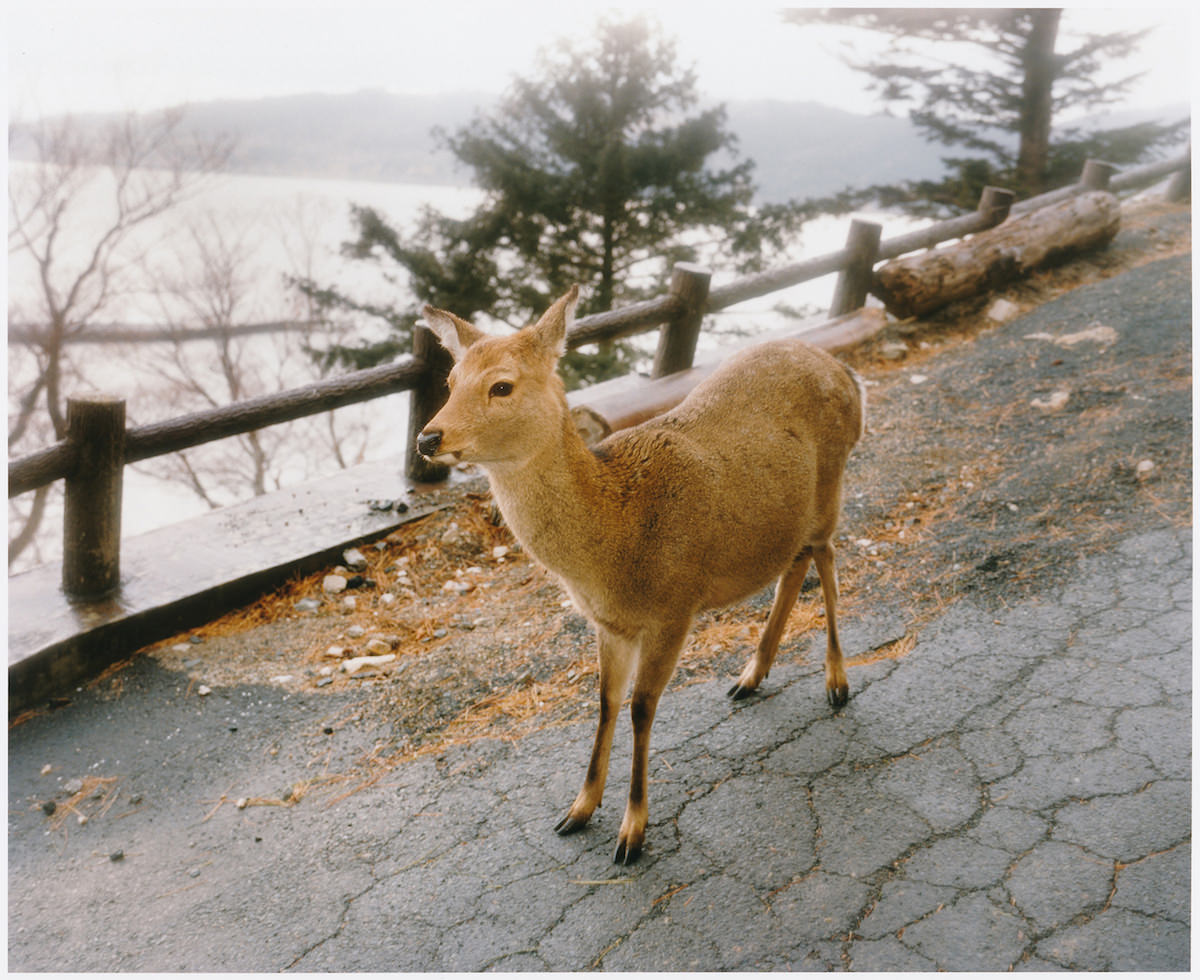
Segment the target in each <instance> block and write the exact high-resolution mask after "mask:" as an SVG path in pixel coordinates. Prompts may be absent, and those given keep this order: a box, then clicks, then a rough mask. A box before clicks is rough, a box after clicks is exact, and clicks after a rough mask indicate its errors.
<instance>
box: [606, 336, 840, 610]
mask: <svg viewBox="0 0 1200 980" xmlns="http://www.w3.org/2000/svg"><path fill="white" fill-rule="evenodd" d="M861 413H862V406H861V404H860V396H859V390H858V387H857V384H856V382H855V380H854V377H853V376H852V375H851V373H850V372H849V371H848V370H847V369H846V368H845V367H844V366H843V365H842V364H841V363H840V362H838V361H837V360H835V359H834V358H832V357H830V356H829V355H828V354H825V353H824V352H822V351H819V350H816V349H814V348H812V347H809V346H808V345H805V344H802V343H799V342H796V341H776V342H772V343H768V344H763V345H760V346H758V347H755V348H751V349H749V350H747V351H745V352H743V353H741V354H739V355H737V356H735V357H734V358H731V359H730V361H729V362H727V363H726V364H725V365H723V366H722V367H721V368H720V369H719V370H718V371H717V372H715V373H714V374H713V375H712V376H711V377H709V378H708V379H707V380H706V381H705V382H703V383H702V384H701V385H699V386H697V388H696V389H695V390H694V391H693V392H692V393H691V394H690V395H689V396H688V397H687V398H686V399H685V400H684V401H683V402H681V403H680V405H679V406H678V407H676V408H675V409H674V410H673V411H671V412H669V413H667V414H666V415H663V416H660V417H659V418H657V419H652V420H650V421H648V422H645V423H643V424H642V425H640V426H637V427H635V428H633V429H631V430H627V431H626V432H621V433H617V434H616V435H614V436H611V437H610V438H609V439H607V440H605V441H604V442H603V443H601V444H600V446H599V447H597V456H598V457H599V459H600V460H601V462H602V463H603V464H604V466H605V468H606V469H607V470H608V471H609V474H610V476H611V477H612V483H611V486H612V494H613V499H614V501H615V504H616V506H615V509H616V511H617V512H618V513H625V514H627V515H628V519H627V520H626V522H625V524H624V526H623V528H622V537H623V538H625V539H626V543H625V547H624V550H625V553H626V554H628V555H631V556H634V558H633V559H632V560H631V562H630V564H629V566H628V568H629V571H631V572H634V571H636V572H637V573H638V574H636V575H631V576H630V580H631V581H633V580H635V579H636V581H637V586H636V588H637V589H638V590H649V591H651V592H653V591H654V589H655V583H656V582H659V581H675V582H678V583H680V585H679V587H680V588H681V590H683V591H687V590H691V594H695V595H698V596H699V605H700V606H702V607H703V606H713V605H721V604H724V603H727V602H731V601H734V600H736V599H738V598H741V597H742V596H744V595H748V594H751V593H753V592H755V591H757V590H758V589H760V588H762V587H763V586H764V585H766V584H768V583H769V582H771V581H772V580H773V579H774V578H775V577H777V576H778V574H779V573H780V572H781V571H782V569H783V568H784V567H786V566H787V564H788V563H790V562H791V560H792V559H793V558H794V557H795V555H796V554H797V553H798V552H799V551H800V550H801V549H803V548H804V547H806V546H808V545H811V544H813V543H817V542H818V541H822V540H827V539H828V538H829V536H831V535H832V534H833V531H834V528H835V527H836V523H837V515H838V511H839V509H840V491H841V474H842V470H843V468H844V466H845V462H846V457H847V456H848V455H849V452H850V449H851V447H852V446H853V444H854V442H855V441H856V439H857V438H858V434H859V432H860V430H861V425H862V414H861ZM688 569H692V571H691V572H689V571H688ZM681 598H682V595H681Z"/></svg>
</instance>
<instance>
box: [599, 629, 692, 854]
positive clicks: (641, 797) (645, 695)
mask: <svg viewBox="0 0 1200 980" xmlns="http://www.w3.org/2000/svg"><path fill="white" fill-rule="evenodd" d="M690 626H691V621H690V620H689V621H687V622H685V623H682V624H678V623H677V624H672V625H670V626H668V627H666V628H663V629H660V630H656V631H655V633H654V634H652V635H648V636H646V637H645V638H644V640H643V643H642V648H641V651H640V656H639V658H638V669H637V677H636V678H635V679H634V682H633V698H632V700H631V702H630V705H629V714H630V718H631V720H632V722H633V762H632V765H631V771H630V774H629V799H628V801H627V802H626V804H625V816H624V817H623V818H622V820H621V832H620V834H619V835H618V837H617V849H616V851H615V852H614V854H613V863H614V864H633V862H634V861H636V860H637V859H638V858H639V857H640V856H641V854H642V846H643V845H644V844H645V841H646V823H647V821H648V820H649V815H650V806H649V801H648V798H647V786H648V784H649V781H650V780H649V770H650V728H651V726H652V725H653V724H654V714H655V712H656V711H657V709H658V701H659V698H660V697H662V692H663V689H664V688H665V687H666V686H667V681H669V680H670V679H671V675H672V674H673V673H674V672H675V664H676V663H677V662H678V661H679V652H680V650H682V649H683V641H684V639H685V638H686V636H687V632H688V629H689V628H690Z"/></svg>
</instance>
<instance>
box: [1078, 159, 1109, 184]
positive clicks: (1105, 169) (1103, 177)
mask: <svg viewBox="0 0 1200 980" xmlns="http://www.w3.org/2000/svg"><path fill="white" fill-rule="evenodd" d="M1116 172H1117V167H1116V165H1115V164H1111V163H1105V162H1104V161H1103V160H1088V161H1086V162H1085V163H1084V165H1083V173H1082V174H1081V175H1080V177H1079V183H1081V184H1082V185H1083V186H1084V187H1086V188H1087V189H1088V190H1090V191H1106V190H1108V182H1109V181H1110V180H1112V179H1113V174H1115V173H1116Z"/></svg>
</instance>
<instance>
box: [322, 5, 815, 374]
mask: <svg viewBox="0 0 1200 980" xmlns="http://www.w3.org/2000/svg"><path fill="white" fill-rule="evenodd" d="M695 83H696V79H695V75H694V73H693V72H692V71H690V70H687V69H683V68H680V67H679V65H678V64H677V61H676V54H675V48H674V45H673V44H672V43H671V42H670V41H669V40H668V39H666V38H664V37H663V36H662V35H661V33H660V32H659V31H658V29H656V28H654V27H652V26H651V25H650V24H649V23H647V22H646V21H645V20H644V19H641V18H637V19H633V20H628V21H613V20H602V21H600V23H599V25H598V29H597V32H596V35H595V37H594V38H592V39H591V40H590V41H589V42H588V43H585V44H583V45H575V44H570V43H566V42H563V43H561V44H560V45H558V46H557V47H556V48H554V49H553V50H550V51H548V52H545V53H543V55H542V58H541V63H540V65H539V72H538V74H536V75H535V76H533V77H530V78H519V79H517V80H516V81H515V82H514V83H513V85H512V87H511V89H510V91H509V93H508V95H507V97H506V98H504V99H503V100H502V101H501V103H500V104H499V106H498V107H497V108H496V109H495V110H494V111H493V112H492V113H491V114H487V115H480V116H478V117H476V118H475V119H474V120H473V121H472V123H471V124H470V125H468V126H465V127H463V128H461V129H459V130H458V131H457V132H455V133H452V134H446V133H440V134H438V135H439V136H440V138H441V140H442V141H443V142H444V143H445V145H446V146H447V147H448V148H449V149H450V150H451V151H452V152H453V153H454V155H455V156H456V157H457V158H458V160H459V161H461V162H462V163H463V164H464V165H465V166H467V167H468V168H469V169H470V170H471V171H472V174H473V183H474V184H475V185H476V186H478V187H479V188H480V189H481V190H482V191H483V192H484V200H483V203H482V205H481V206H480V207H479V208H478V210H476V211H475V213H474V214H472V215H470V216H469V217H467V218H463V219H457V218H451V217H449V216H447V215H444V214H442V213H440V212H438V211H436V210H434V209H432V208H429V209H426V210H425V211H424V212H423V214H422V215H421V217H420V220H419V222H418V223H417V226H416V228H415V230H414V231H413V232H412V234H411V235H407V236H405V235H402V234H400V233H398V232H397V231H396V229H395V228H394V227H392V226H391V225H390V224H389V223H388V220H387V218H386V217H385V216H384V215H382V214H380V213H379V212H378V211H375V210H373V209H371V208H355V209H354V211H353V218H354V222H355V226H356V232H357V235H358V237H357V239H356V240H355V241H353V242H351V243H349V244H347V246H345V250H346V252H347V254H349V255H352V256H355V257H359V258H364V259H366V258H373V259H376V260H382V261H384V262H392V263H396V264H397V265H398V266H400V267H402V268H403V269H404V271H405V272H406V273H407V278H408V283H409V288H410V290H411V292H412V293H413V294H414V295H415V296H416V298H417V300H418V303H417V304H416V305H415V306H414V307H413V308H411V309H394V310H381V309H377V308H376V309H370V310H369V311H368V312H371V313H373V314H376V315H380V316H384V317H385V318H387V319H388V321H389V323H390V324H391V326H392V327H393V338H392V339H390V340H389V341H388V342H387V343H386V344H384V345H381V346H377V347H374V348H365V347H364V348H360V349H358V350H356V351H342V352H340V354H341V356H342V358H343V359H347V360H350V361H351V362H352V363H354V364H356V365H357V366H362V365H364V364H366V363H370V362H371V361H373V360H376V359H378V358H379V357H381V356H384V355H386V354H388V353H391V352H392V351H394V350H399V349H404V348H405V347H406V345H407V342H408V336H409V334H410V331H411V329H412V325H413V323H414V322H415V320H416V310H417V309H418V308H419V306H420V305H421V304H423V303H426V302H428V303H432V304H434V305H435V306H440V307H445V308H450V309H453V310H454V311H455V312H456V313H458V314H460V315H462V316H465V317H472V316H475V315H478V314H481V313H483V314H487V315H490V316H492V317H495V318H497V319H499V320H501V321H504V322H506V323H508V324H510V325H512V326H520V325H523V324H524V323H527V322H529V320H530V319H531V318H532V317H533V316H534V315H535V314H537V313H539V312H540V311H541V310H543V309H545V307H546V306H548V305H549V304H550V303H551V302H552V301H553V300H554V299H555V298H556V297H557V296H559V295H561V294H562V293H563V292H565V291H566V290H567V288H568V287H569V286H570V284H571V283H575V282H578V283H581V284H582V285H584V287H585V291H584V296H583V299H582V302H581V304H580V311H579V312H580V314H581V315H583V314H587V313H594V312H598V311H604V310H609V309H611V308H613V307H614V306H615V305H618V304H625V303H628V302H631V301H635V300H638V299H643V298H646V297H648V296H651V295H655V294H657V293H661V292H662V291H663V290H664V288H665V283H666V281H667V278H668V276H669V273H670V269H671V267H672V266H673V265H674V263H676V262H678V261H694V260H697V259H700V258H704V259H705V260H706V261H709V262H720V263H721V264H722V265H723V266H726V267H728V266H729V265H733V266H734V267H736V268H738V269H741V270H745V271H748V270H750V269H753V268H757V267H760V266H761V264H762V263H763V261H764V259H765V257H766V256H767V255H768V254H770V252H771V249H772V248H776V247H781V246H782V245H783V244H784V243H785V241H786V240H787V238H788V236H789V235H790V234H791V233H792V232H794V231H795V229H796V228H797V227H798V224H799V222H800V220H801V215H800V209H797V208H793V207H789V206H787V205H778V206H769V207H764V208H757V209H755V208H752V207H751V198H752V196H753V193H754V185H753V183H752V180H751V172H752V169H753V166H754V165H753V162H752V161H749V160H739V159H738V157H737V153H736V147H735V145H734V144H735V140H734V137H733V136H732V135H731V134H730V133H729V132H727V131H726V129H725V113H724V109H723V108H720V107H718V108H699V107H698V99H697V95H696V92H695ZM309 291H310V292H311V293H313V294H314V295H318V296H319V297H320V298H321V299H323V300H324V301H325V302H326V303H330V304H335V305H340V306H342V307H350V308H355V309H364V307H362V306H361V305H358V304H355V303H354V302H353V300H351V299H350V298H348V297H345V296H342V295H340V294H339V293H338V292H337V291H335V290H323V291H322V290H316V289H315V288H313V287H312V285H311V284H309ZM629 359H630V351H629V349H628V348H626V347H625V346H623V345H607V346H605V347H604V348H603V349H602V351H601V354H600V356H599V357H596V356H592V357H589V358H581V357H578V356H576V357H571V358H568V359H567V362H566V364H565V366H566V368H567V373H568V382H569V383H581V382H583V381H592V380H597V379H599V378H600V377H604V376H610V375H612V374H615V373H619V372H621V371H624V370H628V368H629Z"/></svg>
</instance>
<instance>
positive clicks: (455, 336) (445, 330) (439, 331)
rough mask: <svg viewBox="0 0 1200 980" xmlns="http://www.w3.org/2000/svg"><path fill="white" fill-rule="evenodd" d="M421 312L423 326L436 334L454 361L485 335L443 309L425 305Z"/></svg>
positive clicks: (459, 358) (460, 357)
mask: <svg viewBox="0 0 1200 980" xmlns="http://www.w3.org/2000/svg"><path fill="white" fill-rule="evenodd" d="M422 314H423V315H424V318H425V319H424V323H425V326H427V327H428V328H429V329H430V330H432V331H433V332H434V334H436V335H437V339H438V340H440V341H441V342H442V346H443V347H445V348H446V350H448V351H449V352H450V354H451V356H452V357H453V358H454V359H455V360H456V361H458V360H461V359H462V356H463V354H464V353H465V352H466V349H467V348H468V347H470V346H471V345H472V344H473V343H475V342H476V341H477V340H480V339H482V338H483V337H484V336H485V335H484V333H483V331H482V330H478V329H476V328H475V327H474V326H472V325H471V324H469V323H467V321H466V320H464V319H462V318H461V317H457V316H455V315H454V314H453V313H447V312H446V311H445V310H439V309H437V308H436V307H433V306H426V307H425V309H424V310H422Z"/></svg>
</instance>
